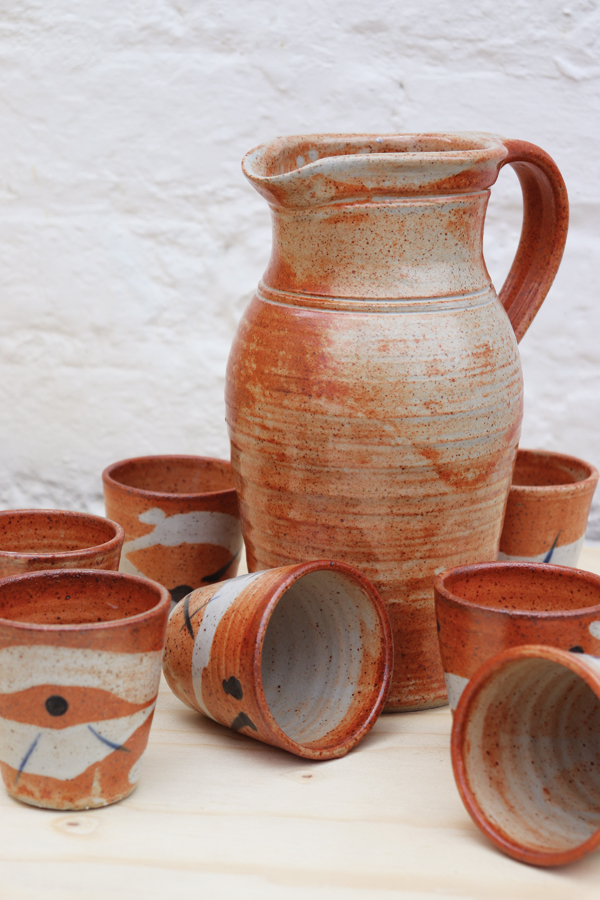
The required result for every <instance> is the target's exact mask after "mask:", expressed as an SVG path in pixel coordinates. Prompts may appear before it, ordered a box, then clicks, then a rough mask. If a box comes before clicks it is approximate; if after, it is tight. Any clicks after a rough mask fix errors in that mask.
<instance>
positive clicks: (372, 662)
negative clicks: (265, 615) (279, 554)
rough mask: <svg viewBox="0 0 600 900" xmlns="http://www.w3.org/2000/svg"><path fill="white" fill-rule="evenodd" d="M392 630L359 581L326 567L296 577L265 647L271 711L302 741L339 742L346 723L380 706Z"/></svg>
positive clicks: (272, 620) (264, 670) (328, 744)
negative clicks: (386, 630) (387, 643)
mask: <svg viewBox="0 0 600 900" xmlns="http://www.w3.org/2000/svg"><path fill="white" fill-rule="evenodd" d="M384 658H385V635H384V633H383V628H382V623H381V621H380V619H379V616H378V613H377V610H376V608H375V604H374V603H373V600H372V599H371V597H370V596H369V594H368V593H367V592H366V590H365V589H364V588H363V587H362V586H361V584H360V583H359V582H358V581H355V580H353V579H351V578H350V577H349V576H347V575H345V574H344V573H341V572H336V571H327V570H318V571H313V572H310V573H308V574H306V575H304V576H302V577H300V578H299V579H298V580H297V581H295V582H294V583H293V584H292V585H291V586H290V587H289V588H288V589H287V590H286V591H285V593H284V594H283V595H282V596H281V597H280V599H279V602H278V603H277V605H276V607H275V609H274V610H273V612H272V614H271V617H270V620H269V623H268V626H267V630H266V633H265V638H264V642H263V649H262V663H261V673H262V686H263V691H264V696H265V699H266V701H267V704H268V706H269V710H270V712H271V715H272V716H273V718H274V720H275V722H276V723H277V725H278V726H279V728H281V730H282V731H283V732H284V733H285V734H286V735H287V737H288V738H290V739H291V740H293V741H295V742H296V743H297V744H300V745H302V746H308V747H311V746H315V747H317V746H318V748H319V749H326V748H329V747H333V746H335V745H337V744H339V743H340V741H341V740H342V739H343V738H344V737H345V735H344V734H343V732H344V723H348V722H349V721H351V720H353V719H354V716H356V715H357V714H358V713H357V711H358V710H362V711H363V712H364V709H365V708H367V712H366V713H364V717H365V719H366V718H367V717H368V715H369V710H371V711H372V709H373V708H374V706H375V704H376V702H377V698H378V697H379V695H380V694H381V690H382V681H383V676H382V672H381V669H382V659H384Z"/></svg>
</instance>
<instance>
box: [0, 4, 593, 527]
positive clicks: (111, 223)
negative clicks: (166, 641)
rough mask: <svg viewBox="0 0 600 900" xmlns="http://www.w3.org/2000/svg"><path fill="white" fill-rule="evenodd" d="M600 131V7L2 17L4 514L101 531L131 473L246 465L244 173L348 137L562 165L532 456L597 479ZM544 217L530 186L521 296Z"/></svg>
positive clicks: (258, 236)
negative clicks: (392, 136)
mask: <svg viewBox="0 0 600 900" xmlns="http://www.w3.org/2000/svg"><path fill="white" fill-rule="evenodd" d="M599 123H600V8H599V6H598V3H597V2H596V0H576V2H557V0H544V2H543V3H531V2H530V0H505V2H504V3H502V4H500V3H498V2H496V0H494V2H492V0H476V2H474V3H467V2H464V0H455V2H448V0H426V2H422V0H403V2H398V0H379V2H378V3H364V2H357V0H304V2H302V3H300V2H298V0H285V2H275V0H254V2H248V0H203V2H198V0H196V2H194V0H178V2H175V0H173V2H169V0H144V2H141V0H139V2H133V0H103V2H102V3H98V2H90V0H79V2H78V3H72V2H67V0H11V2H10V3H8V2H5V3H2V4H1V5H0V134H1V139H0V288H1V297H2V306H1V308H2V327H1V329H0V417H1V420H0V421H1V432H0V433H1V435H2V441H1V443H0V504H1V505H3V506H5V507H15V506H27V505H32V506H64V507H70V508H79V509H95V510H101V509H102V505H101V500H100V496H101V494H100V472H101V470H102V468H103V466H104V465H105V464H107V463H109V462H111V461H113V460H115V459H119V458H121V457H124V456H129V455H137V454H142V453H159V452H169V451H181V452H188V453H205V454H215V455H221V456H226V455H227V454H228V441H227V434H226V429H225V424H224V406H223V384H224V372H225V362H226V358H227V353H228V348H229V343H230V341H231V338H232V335H233V332H234V329H235V326H236V322H237V320H238V318H239V316H240V314H241V311H242V309H243V308H244V306H245V304H246V302H247V299H248V296H249V294H250V293H251V291H252V289H253V287H254V285H255V283H256V281H257V279H258V278H259V276H260V274H261V272H262V270H263V268H264V265H265V263H266V260H267V257H268V252H269V245H270V225H269V215H268V209H267V206H266V204H265V203H264V201H262V200H261V199H260V198H259V197H258V196H257V195H256V194H255V193H254V191H253V190H252V189H251V188H250V186H249V185H247V184H246V183H245V181H244V179H243V177H242V175H241V172H240V168H239V162H240V159H241V157H242V155H243V154H244V152H245V151H246V150H248V149H250V148H251V147H253V146H254V145H256V144H258V143H260V142H261V141H263V140H266V139H268V138H270V137H273V136H274V135H277V134H286V133H287V134H290V133H298V132H314V131H327V130H334V131H383V132H385V131H420V130H423V131H425V130H446V129H448V130H450V129H452V130H454V129H469V130H471V129H480V130H488V131H495V132H497V133H500V134H504V135H506V136H508V137H513V138H522V139H525V140H529V141H533V142H535V143H538V144H540V145H541V146H542V147H544V148H545V149H546V150H548V151H549V152H550V153H551V154H552V155H553V156H554V158H555V159H556V161H557V162H558V164H559V166H560V167H561V169H562V171H563V173H564V176H565V179H566V181H567V185H568V188H569V192H570V197H571V203H572V227H571V232H570V237H569V242H568V245H567V250H566V254H565V258H564V262H563V266H562V269H561V271H560V274H559V277H558V279H557V281H556V283H555V286H554V287H553V289H552V291H551V293H550V295H549V297H548V299H547V301H546V304H545V306H544V307H543V310H542V312H541V313H540V315H539V316H538V318H537V320H536V322H535V323H534V325H533V326H532V328H531V330H530V332H529V334H528V335H527V336H526V338H525V340H524V342H523V344H522V345H521V346H522V352H523V364H524V369H525V379H526V390H527V405H526V418H525V423H524V431H523V439H522V443H523V445H525V446H543V447H547V448H554V449H557V450H563V451H565V452H570V453H574V454H576V455H580V456H583V457H584V458H586V459H589V460H590V461H592V462H594V463H595V464H596V465H598V464H599V463H600V400H599V394H600V349H599V340H600V303H599V302H598V300H599V298H598V293H599V287H598V285H599V282H600V272H599V268H600V239H599V233H598V226H599V222H600V167H599V166H598V156H599V151H598V137H599V134H598V131H599V127H600V126H599ZM520 214H521V213H520V197H519V190H518V184H517V181H516V178H515V177H514V175H513V174H512V173H511V172H509V171H505V172H503V174H502V175H501V179H500V183H499V184H498V185H497V186H496V188H495V189H494V195H493V199H492V203H491V208H490V214H489V220H488V228H487V231H486V257H487V260H488V264H489V268H490V271H491V273H492V275H493V277H494V281H495V283H496V285H497V287H499V286H500V284H501V282H502V279H503V277H504V274H505V273H506V271H507V270H508V267H509V265H510V261H511V257H512V254H513V252H514V249H515V246H516V242H517V238H518V232H519V227H520ZM592 531H593V535H594V536H595V537H597V538H600V498H599V500H598V501H597V503H596V507H595V517H594V519H593V522H592Z"/></svg>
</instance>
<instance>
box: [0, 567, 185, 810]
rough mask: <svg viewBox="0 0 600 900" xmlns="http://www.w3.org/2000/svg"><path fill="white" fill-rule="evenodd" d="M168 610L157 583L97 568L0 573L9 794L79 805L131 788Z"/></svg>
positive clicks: (0, 665) (2, 736) (106, 800)
mask: <svg viewBox="0 0 600 900" xmlns="http://www.w3.org/2000/svg"><path fill="white" fill-rule="evenodd" d="M169 608H170V597H169V594H168V592H167V591H166V590H165V588H163V587H161V586H160V585H158V584H153V583H152V582H150V581H147V580H146V579H141V578H135V577H132V576H129V575H122V574H120V573H118V572H111V571H106V570H95V569H53V570H47V571H42V572H32V573H27V574H25V575H15V576H11V577H9V578H5V579H3V580H2V581H0V770H1V771H2V777H3V780H4V784H5V786H6V789H7V791H8V793H9V794H10V795H11V796H12V797H14V798H16V799H17V800H21V801H23V802H24V803H28V804H31V805H32V806H39V807H45V808H47V809H60V810H72V809H90V808H94V807H101V806H107V805H108V804H110V803H115V802H116V801H118V800H122V799H123V798H124V797H126V796H127V795H128V794H130V793H131V792H132V791H133V790H134V788H135V787H136V785H137V782H138V779H139V777H140V772H141V766H142V756H143V753H144V750H145V748H146V744H147V742H148V735H149V732H150V725H151V723H152V716H153V713H154V706H155V703H156V697H157V693H158V686H159V681H160V671H161V658H162V651H163V646H164V638H165V630H166V626H167V618H168V615H169Z"/></svg>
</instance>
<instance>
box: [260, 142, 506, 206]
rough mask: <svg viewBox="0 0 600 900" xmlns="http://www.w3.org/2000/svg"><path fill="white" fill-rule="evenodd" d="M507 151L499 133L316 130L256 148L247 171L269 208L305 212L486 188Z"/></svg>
mask: <svg viewBox="0 0 600 900" xmlns="http://www.w3.org/2000/svg"><path fill="white" fill-rule="evenodd" d="M506 156H507V149H506V147H505V145H504V143H503V139H502V138H501V137H499V136H497V135H494V134H485V133H480V132H458V133H452V132H450V133H446V134H381V135H375V134H354V135H348V134H313V135H294V136H291V137H280V138H275V139H274V140H272V141H268V142H267V143H266V144H261V145H260V146H258V147H255V148H254V150H251V151H250V152H249V153H247V154H246V156H245V157H244V159H243V160H242V170H243V172H244V174H245V176H246V177H247V178H248V180H249V181H250V182H251V183H252V184H253V185H254V187H255V188H256V190H257V191H258V192H259V193H260V194H261V195H262V196H263V197H264V198H265V199H266V200H267V201H268V202H269V203H270V204H271V205H272V206H281V207H288V208H296V209H299V208H300V209H301V208H305V207H309V206H321V205H325V204H331V203H340V202H346V203H348V202H352V201H356V202H369V201H371V202H372V201H378V200H385V199H387V198H389V199H392V198H397V197H410V196H415V195H426V196H427V195H448V194H464V193H471V192H476V191H481V190H484V189H486V188H489V187H491V185H492V184H494V182H495V181H496V178H497V176H498V171H499V168H500V166H501V163H502V161H503V160H504V159H505V158H506Z"/></svg>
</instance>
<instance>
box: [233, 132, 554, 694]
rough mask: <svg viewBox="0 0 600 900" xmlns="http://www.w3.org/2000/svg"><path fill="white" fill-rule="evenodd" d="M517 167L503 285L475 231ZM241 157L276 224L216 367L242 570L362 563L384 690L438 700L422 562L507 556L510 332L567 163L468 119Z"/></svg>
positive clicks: (513, 409) (546, 237) (522, 312)
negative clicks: (514, 219)
mask: <svg viewBox="0 0 600 900" xmlns="http://www.w3.org/2000/svg"><path fill="white" fill-rule="evenodd" d="M507 164H509V165H511V166H512V167H513V168H514V169H515V170H516V173H517V175H518V177H519V180H520V182H521V187H522V189H523V198H524V224H523V229H522V232H521V240H520V244H519V249H518V251H517V255H516V258H515V261H514V263H513V266H512V268H511V270H510V273H509V275H508V278H507V281H506V283H505V284H504V286H503V287H502V290H501V291H500V294H499V296H498V295H497V294H496V291H495V290H494V287H493V285H492V284H491V282H490V276H489V273H488V270H487V268H486V265H485V262H484V259H483V251H482V236H483V227H484V219H485V211H486V207H487V203H488V200H489V196H490V188H491V186H492V185H493V184H494V182H495V181H496V178H497V177H498V173H499V172H500V170H501V169H502V167H503V166H505V165H507ZM242 167H243V171H244V174H245V175H246V177H247V178H248V179H249V180H250V182H251V184H252V185H253V186H254V187H255V188H256V190H257V191H258V192H259V193H260V194H261V196H262V197H263V198H264V199H265V200H266V201H267V202H268V203H269V206H270V211H271V216H272V223H273V231H272V233H273V248H272V254H271V259H270V262H269V264H268V266H267V269H266V271H265V273H264V275H263V278H262V281H261V282H260V284H259V286H258V289H257V291H256V294H255V295H254V297H253V299H252V300H251V302H250V304H249V306H248V308H247V310H246V312H245V313H244V315H243V317H242V319H241V321H240V324H239V326H238V329H237V332H236V336H235V339H234V341H233V345H232V348H231V353H230V356H229V364H228V370H227V386H226V405H227V424H228V427H229V436H230V440H231V461H232V465H233V467H234V470H235V484H236V488H237V491H238V496H239V500H240V512H241V517H242V528H243V532H244V538H245V542H246V551H247V559H248V568H249V569H250V571H256V570H258V569H269V568H274V567H277V566H285V565H289V564H291V563H295V562H302V561H305V560H310V559H319V558H322V559H339V560H342V561H343V562H346V563H349V564H350V565H353V566H356V568H358V569H360V571H361V572H363V573H364V574H365V575H366V576H367V578H369V579H370V580H371V581H372V582H373V584H374V585H375V587H376V588H377V590H378V591H379V593H380V595H381V597H382V599H383V601H384V603H385V604H386V605H387V609H388V613H389V616H390V620H391V623H392V630H393V633H394V642H395V646H396V658H395V664H394V675H393V678H392V686H391V689H390V693H389V697H388V702H387V706H386V709H387V710H389V711H391V710H409V709H422V708H425V707H431V706H440V705H442V704H444V703H446V689H445V686H444V676H443V671H442V665H441V661H440V655H439V649H438V643H437V637H436V630H435V616H434V603H433V577H434V575H435V573H436V572H440V571H443V570H444V569H447V568H449V567H450V566H456V565H462V564H466V563H472V562H478V561H479V560H482V559H496V558H497V555H498V543H499V540H500V532H501V530H502V518H503V515H504V508H505V506H506V497H507V494H508V489H509V487H510V480H511V475H512V469H513V463H514V458H515V453H516V450H517V444H518V441H519V434H520V428H521V418H522V414H523V384H522V376H521V363H520V359H519V352H518V348H517V341H518V340H520V339H521V338H522V336H523V335H524V333H525V331H526V330H527V328H528V327H529V325H530V323H531V321H532V319H533V317H534V316H535V314H536V312H537V310H538V308H539V306H540V304H541V303H542V301H543V299H544V297H545V296H546V293H547V291H548V289H549V288H550V285H551V284H552V281H553V279H554V275H555V273H556V271H557V268H558V265H559V262H560V259H561V256H562V252H563V247H564V243H565V239H566V234H567V220H568V203H567V193H566V189H565V185H564V182H563V179H562V177H561V175H560V173H559V171H558V169H557V167H556V165H555V163H554V162H553V161H552V159H551V158H550V157H549V156H548V155H547V154H546V153H545V152H544V151H543V150H541V149H540V148H539V147H535V146H534V145H533V144H528V143H525V142H523V141H514V140H506V139H504V138H502V137H498V136H497V135H491V134H481V133H471V132H469V133H463V134H381V135H375V134H356V135H348V134H313V135H300V136H293V137H283V138H277V139H275V140H273V141H270V142H268V143H266V144H263V145H262V146H260V147H256V148H255V149H254V150H252V151H250V153H248V154H247V155H246V156H245V157H244V160H243V163H242Z"/></svg>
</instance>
